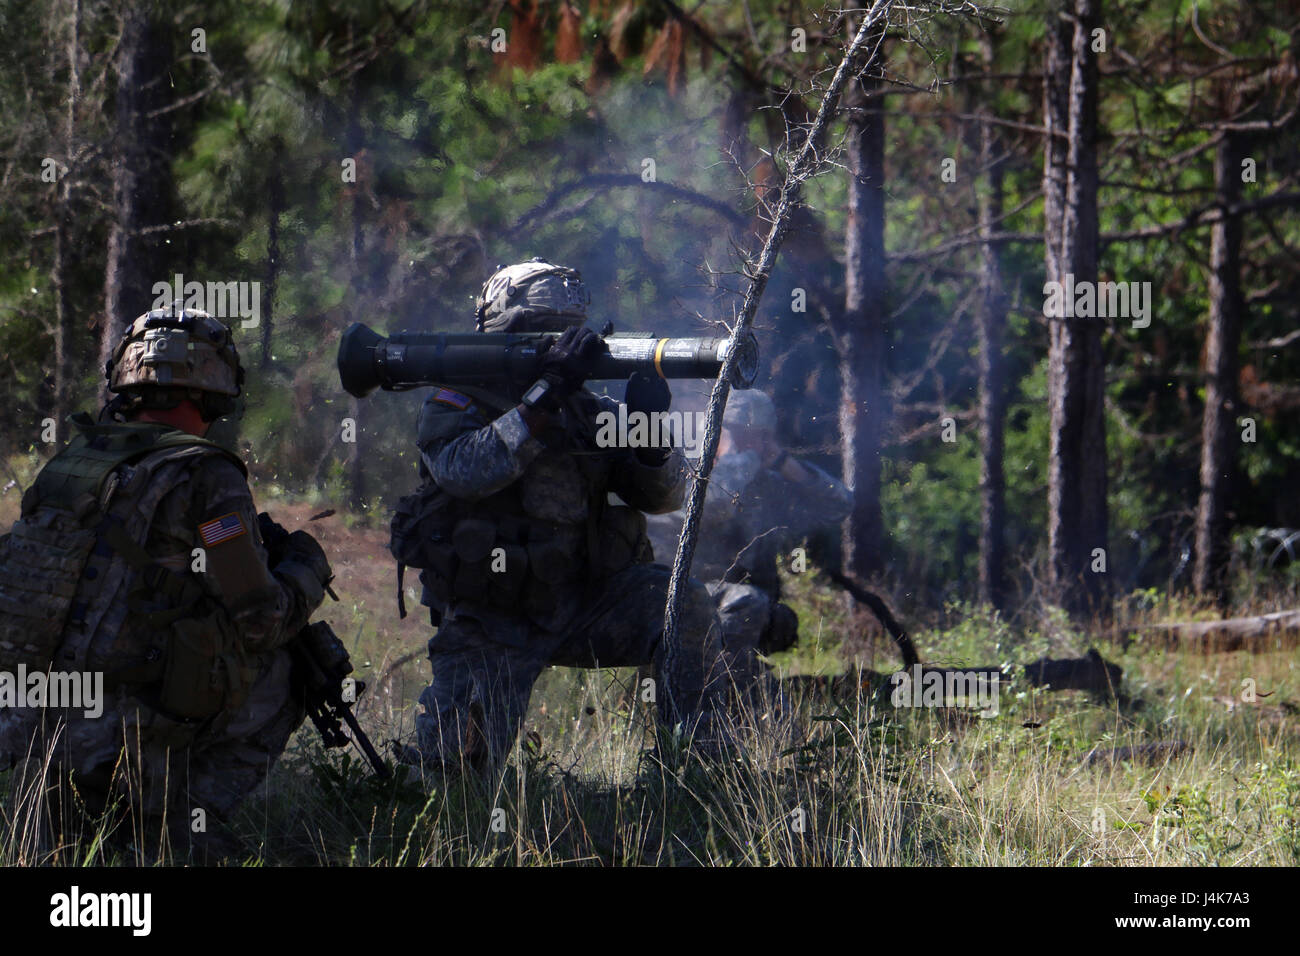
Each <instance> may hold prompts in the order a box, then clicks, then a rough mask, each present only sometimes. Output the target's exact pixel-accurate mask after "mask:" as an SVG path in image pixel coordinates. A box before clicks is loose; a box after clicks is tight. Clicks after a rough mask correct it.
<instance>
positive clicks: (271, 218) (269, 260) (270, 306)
mask: <svg viewBox="0 0 1300 956" xmlns="http://www.w3.org/2000/svg"><path fill="white" fill-rule="evenodd" d="M283 163H284V144H282V143H281V142H280V141H279V140H276V142H275V146H274V148H273V149H272V153H271V179H270V182H269V183H268V185H267V195H266V205H267V209H266V299H265V307H264V308H263V309H262V355H261V367H262V368H264V369H266V368H270V367H271V327H272V325H273V323H274V322H275V293H276V286H277V285H278V284H279V281H280V215H281V214H282V213H283V212H284V165H283Z"/></svg>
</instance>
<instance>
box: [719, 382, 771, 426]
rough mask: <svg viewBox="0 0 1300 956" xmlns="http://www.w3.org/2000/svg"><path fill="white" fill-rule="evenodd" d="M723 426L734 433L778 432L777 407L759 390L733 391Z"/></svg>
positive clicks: (724, 413)
mask: <svg viewBox="0 0 1300 956" xmlns="http://www.w3.org/2000/svg"><path fill="white" fill-rule="evenodd" d="M722 425H723V427H724V428H729V429H732V430H734V431H740V430H742V429H743V430H748V431H755V432H758V431H768V432H772V431H776V405H775V404H773V402H772V399H771V398H769V397H768V395H767V393H766V392H763V391H760V390H759V389H756V388H746V389H732V390H731V394H729V395H728V396H727V408H726V410H725V411H724V412H723V413H722Z"/></svg>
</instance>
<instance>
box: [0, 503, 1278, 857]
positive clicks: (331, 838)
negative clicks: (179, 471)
mask: <svg viewBox="0 0 1300 956" xmlns="http://www.w3.org/2000/svg"><path fill="white" fill-rule="evenodd" d="M259 494H260V493H259ZM12 497H13V496H12V495H7V496H3V497H0V511H3V510H4V509H6V508H8V507H9V505H10V502H9V499H10V498H12ZM259 503H260V505H261V506H262V507H266V508H268V510H270V511H271V513H272V515H273V516H274V517H276V518H277V520H279V521H281V523H283V524H285V525H286V526H287V527H290V528H293V527H297V526H307V527H309V528H310V530H311V531H312V533H313V534H315V535H317V536H318V538H319V539H320V540H321V542H322V544H323V545H324V546H325V548H326V550H327V551H328V553H329V554H330V558H331V561H332V562H333V566H334V570H335V573H336V580H335V590H336V591H337V592H338V594H339V597H340V599H341V600H340V602H339V603H337V604H335V603H332V602H329V601H327V605H326V607H324V608H322V612H321V615H320V616H321V617H323V618H324V619H326V620H328V621H329V622H330V623H331V624H332V625H333V626H334V628H335V630H336V631H337V632H338V634H339V635H340V637H341V638H342V639H343V640H344V643H345V644H347V645H348V647H349V649H350V651H351V653H352V655H353V661H354V665H355V667H356V670H357V673H358V676H359V677H361V678H362V679H364V680H366V681H367V683H368V685H369V686H368V689H367V691H366V693H365V694H364V696H363V698H362V700H361V702H360V703H359V705H358V707H357V712H358V715H359V719H360V721H361V723H362V725H363V726H364V727H365V729H366V730H367V731H368V733H369V734H370V736H371V737H372V739H373V740H374V741H375V742H376V744H377V745H378V746H380V747H381V749H383V750H385V752H386V747H385V746H384V744H385V743H386V742H387V741H389V740H391V739H400V740H405V741H409V740H410V739H411V736H412V733H413V717H414V715H415V713H416V712H417V710H418V704H417V703H416V698H417V697H418V695H419V692H420V690H421V689H422V688H423V686H424V684H425V681H426V678H427V675H428V664H427V663H426V660H425V653H424V642H425V641H426V640H427V638H428V635H429V633H430V629H429V626H428V622H427V618H426V617H425V616H424V615H423V614H422V611H423V609H422V608H421V607H420V605H419V603H418V590H417V589H418V584H416V583H413V580H412V579H408V581H407V588H408V590H407V606H408V609H409V611H410V614H409V616H408V617H407V618H406V619H405V620H404V621H399V620H398V617H397V613H396V602H395V575H394V567H393V562H392V559H391V558H390V557H389V555H388V551H387V530H386V527H385V525H384V523H383V522H378V521H376V522H375V523H374V524H373V525H366V524H364V523H360V522H357V521H355V520H354V519H353V518H351V517H350V516H347V515H343V514H337V515H333V516H331V517H328V518H324V519H321V520H318V521H315V522H310V523H309V524H308V523H307V518H308V517H309V516H310V515H311V514H313V513H315V512H317V511H318V510H320V506H319V505H318V504H316V503H313V502H297V503H290V502H287V501H285V500H282V499H281V500H276V499H269V500H261V501H260V502H259ZM0 519H5V524H6V525H7V523H8V521H9V520H11V517H9V516H7V515H6V514H2V513H0ZM787 585H788V587H787V590H788V593H789V599H790V600H791V602H792V603H793V604H794V606H795V607H796V609H797V610H798V612H799V615H800V621H801V641H800V644H799V645H798V646H797V647H796V648H795V649H794V650H793V651H790V652H787V653H785V654H782V655H779V657H778V658H777V659H776V660H774V661H773V662H772V664H773V666H774V667H775V668H776V669H777V671H778V673H780V674H782V675H793V674H802V675H817V674H826V675H829V674H836V673H841V672H844V671H845V670H846V668H848V667H850V666H851V665H859V666H861V667H866V668H873V669H875V670H878V671H886V672H888V671H891V670H894V669H895V668H896V667H897V666H898V663H897V661H898V658H897V655H896V654H895V653H894V651H893V648H892V646H891V645H890V644H889V643H888V641H887V640H886V639H884V638H883V637H881V636H880V635H879V633H878V632H877V630H876V629H875V628H874V626H872V625H869V624H868V623H867V622H865V621H864V620H863V619H862V617H861V615H860V614H859V613H858V612H856V611H853V610H852V609H850V608H849V607H848V606H847V604H846V603H845V602H846V599H845V598H844V597H843V596H842V595H840V594H838V593H836V592H835V591H834V590H832V589H831V587H830V586H829V585H828V583H827V582H826V581H825V579H823V578H820V577H819V576H818V575H817V573H816V571H815V569H810V571H809V572H808V573H805V574H803V575H797V576H795V575H791V576H789V577H788V579H787ZM1139 597H1140V599H1138V600H1130V601H1127V602H1124V603H1123V605H1122V607H1121V611H1120V616H1119V618H1118V624H1119V626H1118V627H1116V628H1113V629H1106V630H1105V632H1104V634H1105V638H1104V639H1103V637H1102V636H1101V635H1100V634H1097V635H1094V636H1090V635H1089V633H1088V632H1087V631H1086V630H1081V629H1078V628H1075V627H1073V626H1071V625H1070V624H1068V623H1067V622H1065V621H1064V619H1062V618H1060V617H1059V616H1054V615H1051V614H1037V615H1034V616H1033V619H1032V620H1030V615H1029V614H1028V613H1026V614H1022V615H1021V618H1023V619H1024V620H1021V619H1014V620H1012V621H1010V622H1009V621H1005V620H1002V619H1001V618H998V617H996V616H992V615H989V614H987V613H985V612H983V611H980V610H979V609H973V608H970V607H964V606H954V607H949V608H945V609H943V610H942V611H940V612H936V613H935V614H933V615H931V617H930V619H929V620H926V621H921V622H913V636H914V640H915V641H916V644H917V647H918V650H919V651H920V653H921V656H922V658H923V659H924V660H926V661H927V662H936V663H945V664H949V665H966V666H988V665H998V666H1004V665H1010V666H1012V667H1014V666H1015V665H1023V664H1026V663H1028V662H1029V661H1032V660H1035V659H1037V658H1039V657H1041V656H1043V655H1045V654H1046V655H1050V656H1052V657H1064V656H1075V655H1078V654H1082V653H1084V652H1085V651H1086V650H1087V649H1088V648H1089V647H1094V646H1095V647H1096V648H1097V649H1098V650H1099V651H1100V652H1101V653H1102V654H1103V655H1104V656H1105V657H1106V658H1107V659H1108V660H1112V661H1114V662H1115V663H1117V664H1119V665H1120V666H1122V667H1123V669H1124V680H1123V686H1122V693H1121V695H1120V697H1119V699H1118V700H1116V699H1112V698H1111V697H1109V696H1108V695H1106V696H1103V697H1098V696H1094V695H1090V694H1088V693H1086V692H1083V691H1050V690H1044V689H1041V688H1037V689H1036V688H1033V687H1029V686H1026V685H1025V684H1024V682H1023V681H1019V680H1018V681H1015V682H1013V683H1012V684H1011V686H1010V687H1009V688H1005V687H1004V689H1003V690H1002V692H1001V694H1000V697H999V699H998V705H997V713H996V715H995V716H988V717H980V716H979V715H978V714H977V713H975V712H974V711H972V710H968V709H965V708H958V707H941V708H933V707H931V708H896V707H893V706H891V704H890V701H889V697H888V693H887V692H886V693H885V694H884V695H881V694H879V693H873V691H872V690H871V689H870V688H867V687H863V686H861V685H860V684H851V685H850V686H849V687H848V689H847V690H845V689H843V688H837V689H834V690H832V689H830V688H827V687H826V686H824V685H815V684H814V682H803V683H801V684H799V686H798V687H796V686H795V682H789V684H788V686H789V687H790V690H791V696H792V698H793V701H794V707H793V710H794V713H795V714H796V718H797V720H796V723H797V728H796V730H795V732H794V733H793V734H792V735H790V736H788V737H785V738H784V739H782V735H779V734H773V733H770V732H767V731H761V730H755V729H754V728H755V727H758V726H764V721H763V720H756V719H751V720H748V721H745V722H743V723H744V725H743V726H741V727H739V728H738V729H737V731H736V733H737V737H738V739H740V740H742V741H743V742H744V743H745V744H746V746H745V747H744V748H743V749H742V750H741V751H740V752H739V755H737V756H734V757H733V759H730V760H726V761H710V760H707V759H704V758H702V757H698V756H697V755H696V756H692V755H691V754H689V753H687V754H683V753H680V752H678V751H677V750H676V749H675V747H674V742H672V741H669V740H664V739H659V740H656V734H655V730H654V721H653V719H652V714H651V710H652V708H651V706H650V705H648V704H645V703H642V702H641V701H640V700H639V695H638V694H637V693H636V692H635V686H636V684H635V679H634V674H633V673H632V672H630V671H613V670H602V671H579V670H571V669H564V668H550V669H548V670H547V671H546V672H544V673H543V675H542V677H541V679H540V680H539V682H538V684H537V686H536V689H535V691H534V693H533V696H532V702H531V706H530V710H529V713H528V717H527V720H526V725H525V726H526V731H527V732H528V733H527V735H526V736H524V737H522V738H521V744H520V746H519V748H518V750H517V752H516V754H515V758H514V760H513V761H512V762H511V765H510V767H509V768H508V769H507V770H506V771H505V773H504V775H503V776H502V777H501V778H499V779H493V780H489V781H484V780H480V779H479V778H477V777H474V776H473V775H468V774H467V775H460V776H456V777H453V778H448V779H444V778H442V777H437V778H436V779H435V778H432V777H430V778H428V779H424V778H421V777H419V776H418V775H416V774H414V773H411V774H406V773H399V775H398V777H397V778H396V779H394V780H390V781H386V782H381V781H376V780H373V779H371V778H370V777H369V775H368V773H367V768H366V765H365V763H364V761H362V760H360V759H359V758H358V755H357V754H355V752H352V753H349V752H347V751H325V750H323V749H322V748H321V747H320V745H319V742H318V739H317V736H316V732H315V730H314V729H313V728H312V727H311V725H310V724H304V726H303V728H302V729H301V730H300V731H299V732H298V734H297V735H296V736H295V738H294V740H293V741H292V742H291V744H290V748H289V751H288V753H287V755H286V757H285V759H284V760H282V761H281V762H280V763H279V764H278V765H277V766H276V767H275V768H274V769H273V771H272V773H271V775H270V778H269V780H268V783H267V785H266V787H265V788H264V789H263V790H260V791H258V792H257V793H256V794H255V795H254V796H253V797H252V798H251V799H250V800H249V801H248V802H247V804H246V805H245V806H244V807H243V809H242V810H241V811H240V812H239V814H238V815H237V816H236V818H235V819H234V820H232V821H230V822H229V824H228V825H220V826H221V831H220V832H221V834H222V837H221V840H222V842H221V843H220V845H221V846H223V847H224V848H225V849H224V850H223V851H222V856H223V858H224V859H225V860H226V862H228V863H230V864H240V863H245V864H247V863H261V864H269V865H274V864H282V863H299V864H361V865H372V864H379V865H386V864H398V865H400V864H445V863H456V864H543V865H545V864H567V863H590V864H603V865H610V864H649V865H666V864H687V865H691V864H722V863H732V864H751V865H767V864H772V863H783V864H832V865H846V864H847V865H852V864H871V865H890V864H893V865H911V864H919V865H926V864H941V865H942V864H950V865H1170V864H1172V865H1178V864H1219V865H1240V864H1249V865H1270V864H1274V865H1295V864H1296V863H1298V862H1300V761H1298V759H1297V758H1298V757H1300V746H1298V743H1300V734H1298V731H1300V708H1298V707H1297V704H1298V703H1300V675H1298V673H1297V666H1296V665H1297V651H1296V648H1295V646H1294V645H1293V644H1292V645H1284V644H1280V643H1279V642H1276V641H1273V642H1270V643H1269V646H1267V647H1261V648H1260V649H1259V652H1258V653H1243V652H1238V653H1215V654H1205V653H1200V652H1198V651H1196V650H1194V649H1188V648H1174V649H1169V648H1163V647H1156V646H1152V645H1150V644H1148V643H1146V642H1144V641H1142V640H1123V639H1122V638H1123V636H1124V635H1126V634H1131V633H1133V630H1134V629H1135V628H1136V627H1137V626H1138V625H1140V624H1142V623H1147V622H1151V621H1158V620H1174V619H1184V618H1185V617H1186V616H1188V615H1189V614H1190V613H1191V612H1190V611H1189V608H1188V606H1187V605H1185V604H1183V603H1180V602H1179V601H1177V600H1170V599H1167V598H1163V597H1161V596H1159V595H1156V594H1154V593H1153V592H1149V593H1147V594H1145V595H1142V596H1139ZM1288 602H1290V606H1292V607H1294V606H1297V603H1300V602H1297V601H1295V594H1294V592H1293V590H1292V589H1291V588H1289V587H1288V588H1286V589H1285V591H1284V592H1278V593H1274V594H1272V595H1271V596H1270V597H1267V598H1266V597H1262V596H1260V595H1255V596H1254V597H1253V599H1252V603H1250V604H1249V606H1246V605H1243V607H1242V608H1241V609H1240V610H1241V611H1242V612H1243V613H1245V612H1258V611H1268V610H1275V609H1277V608H1279V607H1281V606H1284V605H1286V604H1287V603H1288ZM903 610H905V609H904V608H896V611H899V612H901V611H903ZM904 616H906V615H904ZM1116 637H1119V638H1121V639H1120V640H1115V639H1114V638H1116ZM768 723H770V721H768ZM656 743H658V749H657V750H655V751H654V752H653V753H651V748H654V747H655V746H656ZM1152 744H1156V745H1163V746H1155V747H1148V746H1147V745H1152ZM1125 747H1128V748H1134V749H1133V750H1130V751H1127V752H1121V753H1119V754H1111V753H1110V751H1111V750H1112V748H1125ZM1142 748H1146V749H1142ZM6 776H7V775H6ZM6 786H7V785H6V784H5V783H4V777H3V776H0V789H3V788H5V787H6ZM10 806H12V805H11V804H10ZM5 813H6V818H5V820H4V821H3V822H0V863H4V864H9V863H66V862H72V861H77V862H93V863H100V864H103V863H112V862H117V863H122V862H133V859H132V853H133V850H132V849H131V846H130V844H129V842H128V843H127V845H125V847H124V846H123V844H122V842H121V841H107V842H105V843H102V844H89V845H87V844H85V843H78V844H74V845H72V846H68V845H64V846H55V847H52V848H45V849H42V850H40V851H33V850H31V849H25V850H20V849H19V847H20V846H25V847H30V843H29V842H28V841H23V840H19V839H16V834H14V833H13V832H12V831H13V829H14V825H13V823H12V820H13V817H12V816H10V815H9V814H10V813H11V811H10V810H8V809H7V810H6V811H5ZM6 828H7V829H8V830H9V831H10V832H8V833H6V832H5V830H6ZM109 847H113V848H114V849H109Z"/></svg>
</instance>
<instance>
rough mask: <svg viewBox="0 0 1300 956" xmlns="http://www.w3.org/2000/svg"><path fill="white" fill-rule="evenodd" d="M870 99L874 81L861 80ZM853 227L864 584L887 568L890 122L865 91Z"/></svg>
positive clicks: (856, 118) (850, 311) (850, 99)
mask: <svg viewBox="0 0 1300 956" xmlns="http://www.w3.org/2000/svg"><path fill="white" fill-rule="evenodd" d="M862 85H863V87H864V88H865V90H866V92H867V94H868V95H869V93H870V92H871V91H872V90H874V89H877V88H878V84H877V82H876V81H873V80H871V79H869V78H867V77H864V78H863V80H862ZM846 105H847V106H848V108H849V109H850V114H849V122H848V156H847V159H848V173H849V190H848V225H847V231H846V234H845V240H844V259H845V262H844V268H845V296H844V316H843V319H842V323H841V325H840V329H839V335H838V336H837V338H838V340H839V341H838V350H839V372H840V435H841V455H842V456H843V462H844V464H843V469H844V482H845V484H846V485H848V486H849V487H850V488H852V489H853V510H852V511H851V512H850V513H849V517H848V518H847V519H846V521H845V526H844V565H845V570H846V571H847V572H848V573H849V574H853V575H856V576H858V577H861V578H867V577H870V576H872V575H875V574H877V573H879V572H880V570H881V569H882V568H883V567H884V560H883V558H884V555H883V550H884V524H883V521H882V518H881V512H880V451H881V438H882V435H883V430H884V422H885V407H884V388H883V382H882V375H883V366H884V342H885V333H884V323H885V308H886V305H885V189H884V184H885V183H884V166H885V119H884V111H883V106H882V102H881V100H879V99H869V98H868V96H864V94H863V92H862V91H860V90H856V89H855V90H854V91H853V93H852V94H851V95H847V96H846Z"/></svg>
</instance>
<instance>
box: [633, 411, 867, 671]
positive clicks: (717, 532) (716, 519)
mask: <svg viewBox="0 0 1300 956" xmlns="http://www.w3.org/2000/svg"><path fill="white" fill-rule="evenodd" d="M722 424H723V430H722V435H721V438H720V442H719V444H718V456H717V460H716V462H715V463H714V467H713V472H712V473H711V475H710V476H709V487H708V492H707V494H706V495H705V499H704V512H703V514H702V515H701V517H700V533H699V539H698V541H697V544H696V551H695V558H694V561H693V562H692V564H691V573H692V575H694V576H695V577H698V578H699V579H700V580H702V581H706V582H708V589H709V593H710V594H711V595H712V596H713V599H714V602H715V603H716V605H717V608H718V616H719V617H720V619H721V621H722V629H723V635H724V639H725V641H726V646H727V651H728V655H729V656H730V657H731V660H732V664H733V669H734V670H735V671H736V672H737V675H738V677H739V676H741V675H746V676H748V677H749V678H754V677H756V676H757V671H756V670H755V668H754V665H753V661H755V660H756V658H755V657H754V653H753V652H755V651H757V652H759V653H762V654H773V653H775V652H777V651H781V650H785V649H786V648H788V647H790V646H791V645H793V644H794V643H795V641H796V640H798V637H799V621H798V617H797V615H796V614H795V612H794V610H793V609H791V608H790V607H788V606H787V605H785V604H783V603H781V579H780V576H779V575H778V573H777V567H778V564H779V562H780V561H781V559H782V557H783V556H788V555H789V554H790V552H791V549H792V548H794V547H796V546H798V545H800V544H802V543H803V541H804V539H805V538H806V537H807V535H809V534H810V533H812V532H814V531H816V530H817V529H819V528H822V527H825V526H827V525H833V524H836V523H838V522H839V521H841V520H843V519H844V517H845V516H846V515H848V513H849V509H850V507H851V505H852V498H851V493H850V492H849V491H848V489H846V488H845V487H844V485H843V484H842V483H841V482H840V481H839V480H838V479H836V478H834V477H832V476H831V475H829V474H827V473H826V472H825V471H823V470H822V469H821V468H818V467H817V466H816V465H814V464H812V463H811V462H808V461H802V460H800V459H797V458H794V457H792V456H791V455H790V454H788V453H787V452H786V451H784V450H783V449H782V448H781V446H780V444H779V443H778V442H777V439H776V408H775V406H774V405H773V404H772V400H771V399H770V398H769V397H768V396H767V395H766V394H764V393H763V392H761V391H758V390H756V389H754V390H743V391H742V390H733V391H732V392H731V393H730V395H729V396H728V399H727V408H726V412H725V414H724V415H723V419H722ZM684 520H685V516H684V514H683V513H682V512H680V511H679V512H675V513H673V514H669V515H662V516H656V517H655V518H653V519H651V521H650V524H649V533H650V539H651V542H652V543H653V545H654V551H655V555H656V558H657V559H659V560H663V561H670V560H671V559H672V555H674V554H675V553H676V551H677V542H678V538H679V537H680V535H681V529H682V523H683V521H684Z"/></svg>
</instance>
